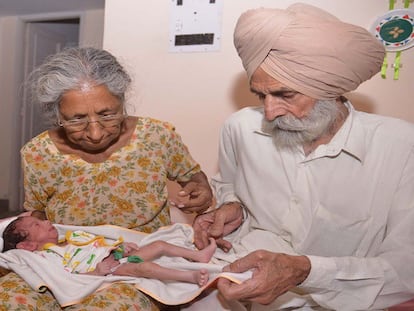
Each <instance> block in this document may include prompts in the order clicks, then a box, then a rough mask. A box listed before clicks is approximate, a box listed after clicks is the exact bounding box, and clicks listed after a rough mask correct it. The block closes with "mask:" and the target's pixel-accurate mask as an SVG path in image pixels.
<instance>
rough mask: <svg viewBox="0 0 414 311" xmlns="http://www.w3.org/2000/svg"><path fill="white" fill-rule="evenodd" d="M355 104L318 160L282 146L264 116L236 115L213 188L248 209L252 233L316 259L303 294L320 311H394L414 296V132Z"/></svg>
mask: <svg viewBox="0 0 414 311" xmlns="http://www.w3.org/2000/svg"><path fill="white" fill-rule="evenodd" d="M346 105H347V107H348V109H349V111H350V114H349V116H348V118H347V119H346V121H345V123H344V124H343V126H342V127H341V128H340V130H339V131H338V132H337V133H336V135H335V136H334V137H333V138H332V140H331V141H330V142H329V143H328V144H326V145H320V146H319V147H318V148H317V149H316V150H315V151H314V152H312V153H311V154H309V155H308V156H305V154H304V152H303V150H302V149H300V150H299V149H298V150H297V151H287V150H279V149H278V148H277V147H276V146H275V145H274V144H273V142H272V138H271V137H270V136H269V135H268V134H266V133H264V132H262V131H261V123H262V120H263V109H262V108H251V107H250V108H245V109H242V110H240V111H238V112H236V113H234V114H233V115H232V116H231V117H230V118H229V119H228V120H227V121H226V123H225V124H224V126H223V129H222V132H221V141H220V151H219V165H220V175H219V176H217V177H215V178H213V186H214V188H215V190H216V196H217V200H218V204H221V203H223V202H226V201H241V202H242V203H243V205H244V206H245V207H246V210H247V214H248V218H249V221H250V230H254V229H260V230H266V231H269V232H273V233H274V234H276V235H278V236H280V237H282V238H283V239H284V240H285V241H287V242H288V243H289V244H290V245H291V247H292V248H293V250H294V251H295V252H296V253H298V254H302V255H306V256H308V258H309V259H310V261H311V267H312V268H311V272H310V274H309V276H308V278H307V279H306V280H305V281H304V282H303V283H302V284H301V286H300V287H301V289H303V290H305V291H306V292H307V293H310V296H311V297H312V299H313V300H314V301H316V302H317V303H318V304H319V305H320V306H322V307H324V308H330V309H335V310H341V311H342V310H368V309H380V308H386V307H388V306H391V305H395V304H398V303H399V302H401V301H404V300H408V299H410V298H411V297H414V150H413V147H414V125H413V124H410V123H408V122H404V121H402V120H397V119H393V118H387V117H382V116H378V115H373V114H367V113H363V112H358V111H355V110H354V109H353V107H352V106H351V104H350V103H349V102H348V103H346ZM269 310H270V309H269Z"/></svg>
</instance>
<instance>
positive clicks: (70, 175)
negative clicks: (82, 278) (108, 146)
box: [0, 117, 200, 311]
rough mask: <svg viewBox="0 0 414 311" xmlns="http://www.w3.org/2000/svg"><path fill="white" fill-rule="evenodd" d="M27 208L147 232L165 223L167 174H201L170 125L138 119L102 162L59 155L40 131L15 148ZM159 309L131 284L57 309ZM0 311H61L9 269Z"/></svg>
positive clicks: (75, 221)
mask: <svg viewBox="0 0 414 311" xmlns="http://www.w3.org/2000/svg"><path fill="white" fill-rule="evenodd" d="M21 157H22V167H23V172H24V189H25V203H24V208H25V209H26V210H40V211H45V212H46V214H47V217H48V219H49V220H50V221H52V222H53V223H60V224H65V225H84V226H85V225H90V226H93V225H100V224H113V225H118V226H122V227H125V228H130V229H136V230H140V231H143V232H148V233H149V232H153V231H155V230H156V229H158V228H159V227H161V226H165V225H168V224H170V215H169V206H168V201H167V197H168V192H167V185H166V182H167V179H170V180H175V181H178V182H186V181H188V180H190V179H191V177H192V175H194V174H195V173H198V172H200V167H199V165H198V164H197V163H196V162H195V161H194V160H193V158H192V157H191V156H190V154H189V152H188V149H187V147H186V146H185V145H184V144H183V142H182V140H181V137H180V136H179V135H178V134H177V133H176V132H175V130H174V127H173V126H172V125H171V124H169V123H167V122H162V121H158V120H155V119H151V118H143V117H139V118H138V119H137V125H136V129H135V131H134V133H133V134H132V136H131V138H130V140H129V143H128V144H127V145H126V146H124V147H122V148H120V149H119V150H117V151H115V152H114V153H113V154H112V155H111V156H110V157H109V158H108V159H107V160H105V161H104V162H100V163H89V162H86V161H84V160H83V159H81V158H80V157H79V156H77V155H73V154H72V155H69V154H62V153H60V152H59V150H58V149H57V148H56V146H55V145H54V143H53V142H52V140H51V139H50V137H49V134H48V132H44V133H42V134H40V135H38V136H37V137H34V138H33V139H32V140H31V141H29V142H28V143H27V144H26V145H25V146H24V147H23V148H22V150H21ZM103 309H105V310H121V311H122V310H125V311H126V310H158V307H157V305H156V303H155V302H154V301H152V300H151V299H149V298H148V297H147V296H145V295H144V294H142V293H141V292H139V291H138V290H137V289H136V288H135V287H134V286H133V285H131V284H126V283H115V284H112V285H111V286H109V287H107V288H105V289H103V290H101V291H98V292H96V293H94V294H93V295H90V296H89V297H88V298H86V299H85V300H84V301H83V302H82V303H81V304H77V305H73V306H70V307H66V308H64V310H82V311H88V310H103ZM1 310H48V311H49V310H62V308H61V307H60V306H59V305H58V303H57V302H56V300H55V299H54V298H53V296H52V295H51V294H50V293H49V292H46V293H42V294H41V293H37V292H35V291H33V290H32V289H31V288H30V286H28V285H27V284H26V283H25V282H24V281H23V280H22V279H21V278H20V277H18V276H17V275H16V274H15V273H9V274H7V275H6V276H3V277H2V278H0V311H1Z"/></svg>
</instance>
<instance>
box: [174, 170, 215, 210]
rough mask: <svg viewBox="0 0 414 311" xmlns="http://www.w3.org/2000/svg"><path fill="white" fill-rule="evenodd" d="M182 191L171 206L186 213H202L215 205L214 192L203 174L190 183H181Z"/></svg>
mask: <svg viewBox="0 0 414 311" xmlns="http://www.w3.org/2000/svg"><path fill="white" fill-rule="evenodd" d="M180 185H181V186H182V189H181V190H180V191H179V192H178V194H177V196H176V197H175V198H174V199H171V201H170V204H171V205H173V206H176V207H178V208H179V209H180V210H181V211H183V212H184V213H197V214H199V213H202V212H204V211H206V210H207V209H208V208H209V207H210V206H211V205H212V203H213V192H212V191H211V188H210V184H209V183H208V180H207V177H206V175H205V174H204V173H203V172H198V173H196V174H194V175H193V176H192V177H191V179H190V181H188V182H186V183H180Z"/></svg>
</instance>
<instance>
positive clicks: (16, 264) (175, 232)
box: [0, 224, 251, 306]
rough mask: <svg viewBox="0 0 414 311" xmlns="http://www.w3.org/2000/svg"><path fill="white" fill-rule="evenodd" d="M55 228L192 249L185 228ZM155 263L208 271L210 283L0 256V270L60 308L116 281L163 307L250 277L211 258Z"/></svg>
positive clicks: (21, 254) (22, 254)
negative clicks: (221, 282) (77, 270)
mask: <svg viewBox="0 0 414 311" xmlns="http://www.w3.org/2000/svg"><path fill="white" fill-rule="evenodd" d="M55 226H56V228H57V229H58V231H59V233H60V234H63V235H64V233H65V232H66V231H68V230H72V231H75V230H85V231H88V232H92V233H94V234H97V235H103V236H105V237H106V238H110V239H114V240H115V239H117V238H118V237H120V236H122V237H123V239H124V240H125V241H127V242H135V243H137V244H139V245H145V244H148V243H151V242H153V241H156V240H164V241H168V242H169V243H173V244H176V245H179V246H183V247H194V246H193V230H192V227H191V226H189V225H185V224H175V225H173V226H168V227H163V228H161V229H159V230H158V231H156V232H154V233H152V234H145V233H141V232H138V231H134V230H129V229H124V228H121V227H117V226H112V225H103V226H93V227H83V226H65V225H55ZM3 229H4V228H3ZM216 253H217V254H220V253H221V255H220V257H221V258H224V257H225V256H226V254H225V253H223V252H221V251H220V250H219V249H218V250H217V252H216ZM154 262H156V263H158V264H160V265H162V266H164V267H169V268H175V269H184V270H199V269H201V268H205V269H207V270H208V271H209V282H208V283H207V285H205V286H204V287H202V288H200V287H199V286H198V285H197V284H191V283H185V282H175V281H159V280H154V279H146V278H136V277H126V276H116V275H107V276H94V275H85V274H73V273H69V272H67V271H65V270H64V269H63V267H62V265H61V263H60V262H55V261H52V262H51V261H49V260H48V259H46V258H44V257H42V256H39V254H37V253H34V252H29V251H26V250H22V249H13V250H9V251H7V252H5V253H1V254H0V266H2V267H4V268H6V269H11V270H13V271H15V272H16V273H17V274H19V275H20V276H21V277H22V278H23V279H24V280H25V281H26V282H27V283H28V284H29V285H30V286H31V287H32V288H34V289H37V290H39V291H43V290H45V289H46V288H49V289H50V291H51V292H52V293H53V295H54V296H55V297H56V300H57V301H58V302H59V304H60V305H61V306H68V305H72V304H76V303H78V302H79V301H81V300H82V299H83V298H85V297H87V296H88V295H89V294H91V293H93V292H95V291H96V290H99V289H101V288H104V287H105V286H107V285H108V284H110V283H112V282H116V281H124V282H129V283H134V284H135V285H136V287H137V288H138V289H139V290H141V291H142V292H144V293H146V294H148V295H150V296H152V297H153V298H154V299H156V300H158V301H160V302H162V303H164V304H171V305H175V304H183V303H187V302H190V301H192V300H193V299H194V298H195V297H197V296H198V295H199V294H200V293H201V292H202V291H203V290H204V289H205V288H206V287H207V286H208V285H210V284H211V283H213V282H214V281H215V280H216V279H217V278H218V277H225V278H228V279H230V280H232V281H234V282H242V281H244V280H246V279H248V278H250V276H251V273H250V272H247V273H237V274H236V273H224V272H221V270H222V267H223V266H224V265H225V264H227V263H228V262H225V261H223V260H219V259H216V258H214V257H213V259H212V260H211V261H210V263H197V262H190V261H188V260H186V259H184V258H178V257H174V258H171V257H165V256H163V257H161V258H159V259H157V260H154ZM138 264H139V263H138Z"/></svg>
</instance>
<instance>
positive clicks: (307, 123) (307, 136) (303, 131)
mask: <svg viewBox="0 0 414 311" xmlns="http://www.w3.org/2000/svg"><path fill="white" fill-rule="evenodd" d="M339 114H340V110H339V107H338V105H337V104H336V100H334V99H333V100H318V101H317V102H316V103H315V106H314V107H313V108H312V110H311V111H310V113H309V115H308V116H306V117H304V118H302V119H299V118H296V117H295V116H293V115H291V114H288V115H284V116H280V117H277V118H276V119H274V120H273V121H267V120H263V130H264V131H265V132H267V133H269V134H271V135H272V137H273V142H274V144H275V145H276V146H278V147H280V148H295V147H298V146H299V147H300V146H303V145H305V144H307V143H311V142H313V141H315V140H316V139H318V138H320V137H321V136H322V135H324V134H326V133H328V132H329V131H330V129H331V128H332V125H333V124H334V122H335V120H337V118H338V116H339Z"/></svg>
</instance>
